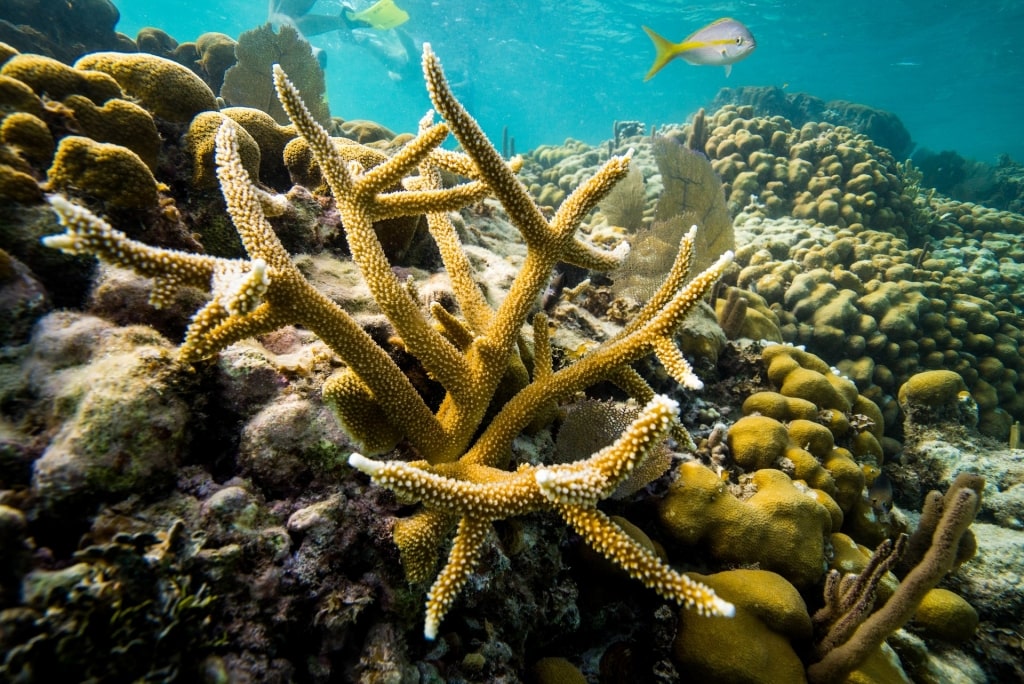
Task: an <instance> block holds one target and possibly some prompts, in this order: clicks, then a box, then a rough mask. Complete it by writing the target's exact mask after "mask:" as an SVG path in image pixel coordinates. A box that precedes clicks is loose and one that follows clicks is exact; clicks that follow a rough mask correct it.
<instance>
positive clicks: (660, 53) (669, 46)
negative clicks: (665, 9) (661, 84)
mask: <svg viewBox="0 0 1024 684" xmlns="http://www.w3.org/2000/svg"><path fill="white" fill-rule="evenodd" d="M640 28H642V29H643V30H644V31H646V32H647V35H648V36H650V38H651V41H653V42H654V64H652V65H651V70H650V71H648V72H647V75H646V76H644V81H650V80H651V79H652V78H654V74H656V73H658V72H659V71H661V68H662V67H663V66H665V65H666V64H668V63H669V62H671V61H672V58H673V57H675V56H676V55H677V54H678V53H679V46H678V45H676V44H675V43H673V42H672V41H670V40H669V39H668V38H663V37H662V36H659V35H658V34H657V33H655V32H654V31H652V30H651V29H649V28H647V27H646V26H641V27H640Z"/></svg>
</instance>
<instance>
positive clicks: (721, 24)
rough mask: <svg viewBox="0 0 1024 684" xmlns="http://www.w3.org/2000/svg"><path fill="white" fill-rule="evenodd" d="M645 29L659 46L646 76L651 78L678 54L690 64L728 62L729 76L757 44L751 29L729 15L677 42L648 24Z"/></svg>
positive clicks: (726, 71)
mask: <svg viewBox="0 0 1024 684" xmlns="http://www.w3.org/2000/svg"><path fill="white" fill-rule="evenodd" d="M643 30H644V31H646V32H647V35H648V36H650V37H651V40H652V41H654V50H655V55H654V64H653V65H651V70H650V71H648V72H647V75H646V76H644V80H645V81H649V80H651V78H652V77H653V76H654V74H656V73H658V72H659V71H660V70H661V68H662V67H663V66H665V65H666V64H668V63H669V62H670V61H672V59H673V58H675V57H682V58H683V59H685V60H686V61H687V62H689V63H690V64H710V65H712V66H724V67H725V75H726V76H728V75H729V73H730V72H731V71H732V65H733V64H735V63H736V62H738V61H740V60H741V59H744V58H746V57H747V55H749V54H750V53H751V52H753V51H754V48H755V47H757V43H756V42H754V36H753V34H752V33H750V29H748V28H747V27H746V26H744V25H743V24H741V23H740V22H738V21H736V20H735V19H730V18H728V17H726V18H724V19H719V20H718V21H713V22H711V23H710V24H708V25H707V26H705V27H704V28H702V29H700V30H699V31H695V32H693V33H691V34H690V35H689V36H687V37H686V40H684V41H683V42H681V43H673V42H672V41H670V40H668V39H667V38H663V37H662V36H659V35H658V34H657V33H655V32H654V31H652V30H651V29H650V28H648V27H646V26H644V27H643Z"/></svg>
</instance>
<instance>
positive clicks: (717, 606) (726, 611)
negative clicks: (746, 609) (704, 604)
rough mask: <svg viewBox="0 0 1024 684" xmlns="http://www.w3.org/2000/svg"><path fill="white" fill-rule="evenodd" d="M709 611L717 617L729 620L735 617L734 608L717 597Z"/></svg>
mask: <svg viewBox="0 0 1024 684" xmlns="http://www.w3.org/2000/svg"><path fill="white" fill-rule="evenodd" d="M711 610H712V611H713V614H714V615H718V616H719V617H725V618H731V617H735V616H736V606H734V605H733V604H731V603H729V602H728V601H726V600H725V599H723V598H721V597H719V596H716V597H715V600H714V602H713V603H712V604H711Z"/></svg>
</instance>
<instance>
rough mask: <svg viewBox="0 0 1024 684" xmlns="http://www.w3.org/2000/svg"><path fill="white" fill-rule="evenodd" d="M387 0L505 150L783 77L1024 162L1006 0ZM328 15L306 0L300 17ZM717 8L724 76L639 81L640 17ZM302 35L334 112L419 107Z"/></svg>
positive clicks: (165, 12) (676, 113)
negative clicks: (736, 49)
mask: <svg viewBox="0 0 1024 684" xmlns="http://www.w3.org/2000/svg"><path fill="white" fill-rule="evenodd" d="M398 2H399V4H400V5H401V6H402V7H403V8H404V9H405V10H407V11H408V12H409V14H410V16H411V18H410V20H409V21H408V22H407V23H406V24H405V25H404V26H403V27H402V28H403V29H407V31H408V33H409V35H410V36H411V37H412V39H413V40H414V41H415V42H416V44H419V43H422V42H423V41H429V42H430V43H431V44H432V45H433V46H434V49H435V51H436V52H437V53H438V54H439V56H440V57H441V59H442V61H443V63H444V64H445V67H446V69H447V70H448V73H449V77H450V79H451V80H452V81H453V83H455V84H456V87H455V89H456V93H457V94H458V95H459V96H460V97H461V98H462V99H463V100H464V102H465V104H466V105H467V107H468V108H469V109H470V111H471V112H472V113H473V114H474V115H475V116H476V117H477V118H478V119H479V120H480V122H481V123H482V124H483V125H484V127H485V129H486V130H487V132H488V133H489V135H491V136H492V138H495V139H500V136H501V132H502V128H503V127H505V126H507V127H508V130H509V133H510V134H511V135H512V136H514V137H515V138H516V146H517V149H518V150H519V151H525V150H527V149H530V148H532V147H535V146H537V145H539V144H542V143H560V142H562V140H564V139H565V138H566V137H574V138H578V139H582V140H585V141H588V142H592V143H593V142H598V141H600V140H603V139H607V138H609V137H610V136H611V131H612V125H613V122H614V121H615V120H616V119H619V120H626V119H633V120H640V121H643V122H646V123H648V124H650V123H655V124H659V123H668V122H678V121H683V120H685V119H686V118H687V117H688V116H689V115H690V114H692V113H693V112H694V111H695V110H696V109H697V108H698V107H700V106H702V105H705V104H707V103H708V102H709V101H710V100H711V99H712V98H713V97H714V96H715V94H716V93H717V92H718V90H719V89H720V88H722V87H725V86H731V87H736V86H744V85H750V86H763V85H777V86H783V85H785V86H786V90H787V91H789V92H806V93H809V94H812V95H815V96H818V97H821V98H823V99H826V100H827V99H845V100H850V101H853V102H858V103H862V104H867V105H871V106H874V107H879V108H883V109H888V110H890V111H892V112H895V113H896V114H897V115H898V116H899V117H900V118H901V119H902V120H903V123H904V124H905V125H906V127H907V128H908V129H909V131H910V133H911V135H912V137H913V139H914V141H915V142H917V143H918V144H919V145H921V146H926V147H928V148H931V149H933V150H945V149H952V150H956V151H957V152H959V153H961V154H962V155H965V156H968V157H974V158H976V159H980V160H983V161H988V162H994V161H995V158H996V156H997V155H999V154H1001V153H1009V154H1010V155H1011V156H1013V157H1014V158H1015V159H1018V160H1024V135H1022V132H1021V127H1022V113H1024V46H1022V45H1021V38H1022V36H1024V2H1021V1H1020V0H987V1H986V2H977V1H976V0H956V1H947V2H942V1H935V0H932V1H929V2H925V1H924V0H902V1H901V0H887V1H886V2H869V3H848V2H844V1H840V0H776V1H774V2H763V1H759V2H753V1H748V2H717V3H700V6H697V4H692V5H691V4H689V3H687V4H685V5H684V4H683V3H675V2H636V1H631V2H595V1H584V2H579V1H571V2H561V3H552V2H542V1H540V0H506V1H505V2H500V3H488V2H464V1H455V2H447V1H445V0H398ZM116 4H117V6H118V8H119V9H120V10H121V22H120V23H119V24H118V30H120V31H121V32H123V33H126V34H128V35H130V36H132V37H134V36H135V34H136V32H137V31H138V30H139V29H140V28H142V27H143V26H157V27H160V28H163V29H164V30H166V31H167V32H169V33H170V34H171V35H173V36H174V37H175V38H176V39H177V40H179V41H182V42H183V41H186V40H193V39H194V38H195V37H196V36H197V35H199V34H201V33H203V32H205V31H221V32H224V33H227V34H229V35H231V36H233V37H236V38H237V36H238V34H239V33H241V32H242V31H244V30H247V29H250V28H254V27H256V26H259V25H261V24H262V23H263V22H264V21H266V19H267V12H268V8H267V6H266V2H265V0H254V1H246V0H225V1H222V2H214V3H210V2H201V1H200V0H164V1H162V2H153V0H120V1H118V2H116ZM366 4H368V3H366ZM680 5H683V6H684V8H682V9H680ZM362 6H365V4H364V5H362ZM339 9H340V6H339V5H338V4H337V3H336V2H333V0H331V1H328V0H320V2H318V3H317V5H316V6H315V7H314V8H313V10H312V11H313V12H314V13H321V14H336V13H338V11H339ZM722 16H732V17H734V18H736V19H738V20H740V21H742V22H743V23H745V24H746V25H747V26H748V27H749V28H750V30H751V31H752V32H753V34H754V36H755V37H756V39H757V43H758V47H757V49H756V51H755V52H754V53H753V55H751V56H750V57H749V58H748V59H747V60H745V61H743V62H740V63H738V64H736V65H735V66H734V67H733V71H732V75H731V76H730V77H729V78H728V79H727V78H726V77H725V74H724V70H723V69H722V68H720V67H710V66H699V67H698V66H692V65H689V64H686V63H685V62H682V61H680V60H676V61H674V62H673V63H671V64H670V65H668V66H667V67H666V68H665V69H664V70H663V71H662V72H661V73H659V74H658V75H657V76H656V77H655V78H654V79H653V80H652V81H650V82H648V83H644V82H643V75H644V74H645V73H646V71H647V69H648V68H649V66H650V63H651V60H652V57H653V49H652V46H651V43H650V41H649V40H648V38H647V37H646V35H644V33H643V31H642V30H641V29H640V25H641V24H646V25H649V26H651V27H652V28H654V29H655V30H656V31H658V32H659V33H662V34H663V35H665V36H666V37H667V38H670V39H672V40H677V41H678V40H682V39H683V38H684V37H685V36H686V35H687V34H689V33H690V32H692V31H694V30H696V29H698V28H700V27H701V26H703V25H705V24H707V23H709V22H711V21H713V20H714V19H716V18H719V17H722ZM387 39H388V38H387V37H385V40H387ZM310 40H311V42H312V43H313V44H314V45H316V46H318V47H320V48H322V49H323V50H324V51H325V53H326V56H327V60H328V62H327V63H328V66H327V80H328V96H329V99H330V105H331V110H332V113H333V114H334V115H335V116H341V117H344V118H369V119H374V120H376V121H379V122H380V123H383V124H385V125H387V126H388V127H391V128H393V129H395V130H397V131H403V130H411V129H413V128H414V127H415V124H416V122H417V120H418V119H419V117H420V116H421V115H422V113H423V112H424V111H425V110H426V109H427V107H428V102H427V98H426V95H425V93H424V91H423V86H422V82H421V80H420V78H419V76H418V75H417V74H416V73H415V72H413V73H412V75H410V76H407V77H406V78H404V79H402V80H395V79H393V78H392V77H391V76H389V73H388V70H387V68H386V67H385V66H384V65H383V64H382V63H381V62H380V61H379V60H377V59H375V58H374V57H373V54H372V52H373V51H372V50H369V49H367V48H366V47H360V46H357V45H354V44H352V41H351V37H350V36H348V35H347V34H346V35H342V34H339V33H338V32H334V33H328V34H322V35H319V36H315V37H312V38H311V39H310Z"/></svg>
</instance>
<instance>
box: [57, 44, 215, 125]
mask: <svg viewBox="0 0 1024 684" xmlns="http://www.w3.org/2000/svg"><path fill="white" fill-rule="evenodd" d="M75 68H76V69H78V70H80V71H85V72H90V71H92V72H100V73H104V74H109V75H110V76H112V77H113V78H114V80H116V81H117V83H118V84H120V86H121V88H124V90H125V92H126V93H128V94H129V95H131V96H132V97H134V98H136V99H138V100H139V101H140V102H141V103H142V106H144V107H145V108H146V109H148V110H149V111H150V112H152V113H153V114H154V115H156V116H159V117H160V118H162V119H166V120H168V121H177V122H187V121H191V120H192V117H194V116H195V115H196V114H198V113H199V112H206V111H210V110H215V109H217V99H216V98H215V97H214V95H213V91H211V90H210V87H209V86H207V85H206V83H204V82H203V80H202V79H201V78H199V77H198V76H196V75H195V74H194V73H192V72H191V71H189V70H188V69H186V68H185V67H183V66H182V65H180V64H178V63H177V62H174V61H171V60H169V59H165V58H163V57H157V56H156V55H149V54H145V53H134V54H129V53H124V52H94V53H92V54H88V55H85V56H84V57H82V58H80V59H79V60H78V61H77V62H75ZM75 92H78V91H75Z"/></svg>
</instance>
